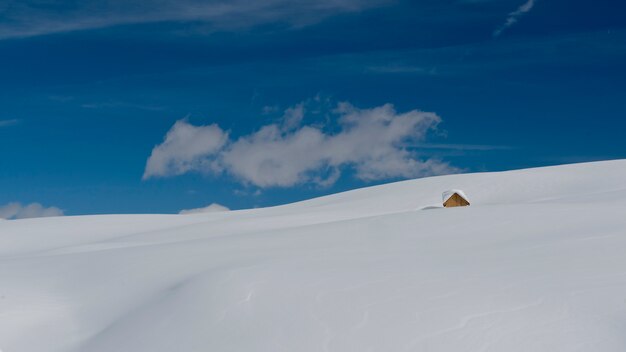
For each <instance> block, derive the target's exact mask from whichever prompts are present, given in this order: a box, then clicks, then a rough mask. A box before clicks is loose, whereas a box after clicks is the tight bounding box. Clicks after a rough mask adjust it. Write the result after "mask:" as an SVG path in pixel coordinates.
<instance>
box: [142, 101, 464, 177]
mask: <svg viewBox="0 0 626 352" xmlns="http://www.w3.org/2000/svg"><path fill="white" fill-rule="evenodd" d="M310 103H311V101H309V102H304V103H301V104H298V105H296V106H294V107H291V108H289V109H287V110H286V111H285V113H284V116H283V119H282V121H281V122H280V123H273V124H269V125H266V126H263V127H261V128H260V129H259V130H258V131H256V132H254V133H251V134H249V135H245V136H242V137H240V138H238V139H236V140H231V139H228V134H227V133H226V132H224V131H223V130H221V129H220V128H219V127H218V126H216V125H209V126H193V125H191V124H189V123H188V122H187V121H185V120H181V121H178V122H176V124H174V126H173V127H172V129H170V131H169V132H168V133H167V135H166V138H165V142H163V144H161V145H158V146H157V147H155V148H154V150H153V152H152V155H151V156H150V158H149V159H148V161H147V164H146V170H145V173H144V179H147V178H150V177H169V176H175V175H180V174H182V173H185V172H190V171H196V172H202V173H207V174H216V175H217V174H221V173H226V174H229V175H231V176H234V177H235V178H236V179H238V180H239V181H241V182H242V183H244V184H252V185H255V186H258V187H291V186H294V185H297V184H304V183H312V184H316V185H320V186H328V185H332V184H333V183H335V182H336V181H337V179H338V178H339V177H340V176H341V173H342V170H345V169H346V168H351V169H352V170H353V171H354V174H355V177H357V178H358V179H361V180H365V181H372V180H380V179H389V178H412V177H421V176H429V175H439V174H446V173H453V172H455V171H457V169H456V168H454V167H452V166H450V165H449V164H448V163H445V162H442V161H440V160H437V159H424V158H419V156H418V155H416V154H415V152H414V151H411V150H410V149H408V148H407V147H406V145H407V144H410V143H416V142H421V141H424V140H425V139H426V136H427V134H428V132H429V131H431V130H434V129H436V127H437V125H438V123H439V122H440V121H441V119H440V118H439V116H437V115H436V114H435V113H432V112H423V111H419V110H411V111H408V112H404V113H398V112H397V111H396V110H395V108H394V106H393V105H391V104H385V105H382V106H379V107H375V108H372V109H360V108H357V107H355V106H353V105H351V104H349V103H340V104H338V105H337V106H336V108H335V109H334V110H332V111H330V112H329V113H330V114H332V115H334V116H336V117H337V121H338V123H337V126H326V127H328V128H327V129H324V127H323V126H314V125H302V119H303V117H304V116H305V114H306V112H307V106H306V105H307V104H310ZM203 129H210V131H211V132H210V133H196V134H191V133H188V134H186V136H185V137H184V138H182V137H177V136H178V134H179V133H180V131H181V130H187V131H198V130H203ZM174 139H175V140H176V141H177V142H176V148H172V147H171V145H172V140H174Z"/></svg>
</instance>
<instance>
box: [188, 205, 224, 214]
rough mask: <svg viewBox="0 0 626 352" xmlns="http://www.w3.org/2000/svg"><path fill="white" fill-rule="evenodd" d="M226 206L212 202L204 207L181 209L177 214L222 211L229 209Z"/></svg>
mask: <svg viewBox="0 0 626 352" xmlns="http://www.w3.org/2000/svg"><path fill="white" fill-rule="evenodd" d="M229 210H230V209H228V207H225V206H223V205H221V204H217V203H212V204H210V205H208V206H206V207H204V208H195V209H183V210H181V211H180V212H179V213H178V214H183V215H184V214H199V213H217V212H223V211H229Z"/></svg>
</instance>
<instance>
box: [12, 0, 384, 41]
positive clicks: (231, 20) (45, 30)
mask: <svg viewBox="0 0 626 352" xmlns="http://www.w3.org/2000/svg"><path fill="white" fill-rule="evenodd" d="M388 1H389V0H295V1H294V0H256V1H247V0H109V1H97V0H82V1H71V2H68V1H57V2H55V1H44V2H42V1H41V0H20V1H13V2H12V1H9V3H8V4H6V2H5V4H4V5H3V3H2V2H0V14H2V18H3V21H2V22H0V38H14V37H29V36H36V35H43V34H50V33H58V32H68V31H76V30H85V29H93V28H103V27H109V26H115V25H123V24H136V23H151V22H152V23H154V22H165V21H170V22H187V27H189V24H190V23H192V22H203V23H207V24H209V25H210V26H211V27H212V28H214V29H226V30H229V29H236V28H246V27H250V26H254V25H259V24H264V23H275V22H284V23H288V24H291V25H294V26H302V25H307V24H310V23H314V22H316V21H319V20H320V19H322V18H324V17H327V16H330V15H333V14H337V13H344V12H353V11H359V10H363V9H366V8H370V7H373V6H377V5H380V4H382V3H385V2H388Z"/></svg>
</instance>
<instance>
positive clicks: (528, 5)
mask: <svg viewBox="0 0 626 352" xmlns="http://www.w3.org/2000/svg"><path fill="white" fill-rule="evenodd" d="M533 6H535V0H527V1H526V2H525V3H524V4H522V5H521V6H520V7H518V8H517V10H515V11H513V12H511V13H509V16H508V17H507V18H506V21H504V23H503V24H502V25H501V26H500V27H498V28H497V29H496V30H495V31H493V36H494V37H499V36H500V35H501V34H502V33H503V32H504V31H505V30H507V28H509V27H511V26H512V25H514V24H516V23H517V21H519V19H520V17H522V16H523V15H525V14H526V13H528V12H530V10H532V8H533Z"/></svg>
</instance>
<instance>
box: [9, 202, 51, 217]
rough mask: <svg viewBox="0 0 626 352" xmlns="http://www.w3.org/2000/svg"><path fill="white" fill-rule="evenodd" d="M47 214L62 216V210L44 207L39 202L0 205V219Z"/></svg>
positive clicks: (44, 215)
mask: <svg viewBox="0 0 626 352" xmlns="http://www.w3.org/2000/svg"><path fill="white" fill-rule="evenodd" d="M48 216H63V210H61V209H59V208H57V207H48V208H46V207H44V206H42V205H41V204H39V203H31V204H28V205H22V204H20V203H9V204H7V205H4V206H1V207H0V219H26V218H42V217H48Z"/></svg>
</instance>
